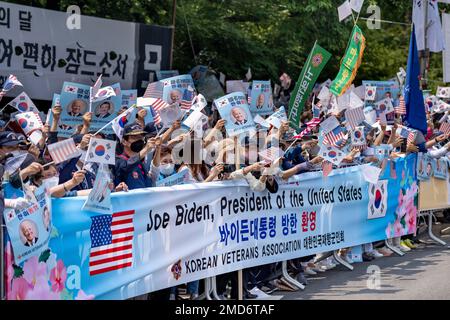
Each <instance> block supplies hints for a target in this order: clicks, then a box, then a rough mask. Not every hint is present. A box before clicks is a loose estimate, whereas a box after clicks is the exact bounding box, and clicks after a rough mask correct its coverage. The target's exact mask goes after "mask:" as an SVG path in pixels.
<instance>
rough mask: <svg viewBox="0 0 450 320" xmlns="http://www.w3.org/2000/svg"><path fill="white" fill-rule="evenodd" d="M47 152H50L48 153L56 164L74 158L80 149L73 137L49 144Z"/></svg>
mask: <svg viewBox="0 0 450 320" xmlns="http://www.w3.org/2000/svg"><path fill="white" fill-rule="evenodd" d="M48 152H50V155H51V156H52V159H53V161H54V162H55V163H56V164H58V163H61V162H64V161H66V160H69V159H72V158H75V157H76V156H78V155H79V154H80V150H79V149H77V147H76V145H75V141H73V138H70V139H66V140H62V141H60V142H57V143H52V144H49V145H48Z"/></svg>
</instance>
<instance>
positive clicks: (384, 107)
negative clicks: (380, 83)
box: [375, 98, 395, 114]
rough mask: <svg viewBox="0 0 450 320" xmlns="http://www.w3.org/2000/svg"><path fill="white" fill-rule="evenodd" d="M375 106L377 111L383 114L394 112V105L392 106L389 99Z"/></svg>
mask: <svg viewBox="0 0 450 320" xmlns="http://www.w3.org/2000/svg"><path fill="white" fill-rule="evenodd" d="M375 105H376V106H377V109H378V110H379V111H380V112H381V113H384V114H388V113H391V112H394V111H395V109H394V105H393V104H392V100H391V99H390V98H385V99H383V100H380V101H378V102H377V103H375Z"/></svg>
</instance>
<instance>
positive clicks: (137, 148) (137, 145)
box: [130, 140, 145, 152]
mask: <svg viewBox="0 0 450 320" xmlns="http://www.w3.org/2000/svg"><path fill="white" fill-rule="evenodd" d="M144 146H145V141H144V140H138V141H135V142H133V143H132V144H131V145H130V149H131V151H133V152H141V150H142V149H144Z"/></svg>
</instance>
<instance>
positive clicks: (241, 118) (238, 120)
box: [231, 107, 247, 126]
mask: <svg viewBox="0 0 450 320" xmlns="http://www.w3.org/2000/svg"><path fill="white" fill-rule="evenodd" d="M231 115H232V116H233V118H234V119H235V121H234V124H235V125H237V126H241V125H243V124H246V123H247V119H246V118H245V112H244V110H242V109H241V108H237V107H236V108H233V109H231Z"/></svg>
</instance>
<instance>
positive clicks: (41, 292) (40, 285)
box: [26, 278, 60, 300]
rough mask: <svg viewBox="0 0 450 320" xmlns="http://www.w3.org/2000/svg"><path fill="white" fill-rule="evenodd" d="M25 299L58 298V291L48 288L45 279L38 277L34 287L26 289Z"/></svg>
mask: <svg viewBox="0 0 450 320" xmlns="http://www.w3.org/2000/svg"><path fill="white" fill-rule="evenodd" d="M26 299H27V300H60V297H59V293H57V292H53V291H52V290H50V286H49V285H48V281H47V280H43V279H42V278H40V279H39V280H38V281H37V282H36V285H35V286H34V288H33V289H32V290H30V291H28V293H27V295H26Z"/></svg>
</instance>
